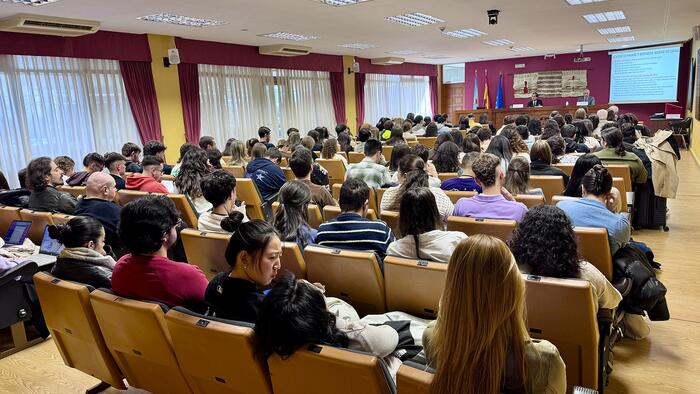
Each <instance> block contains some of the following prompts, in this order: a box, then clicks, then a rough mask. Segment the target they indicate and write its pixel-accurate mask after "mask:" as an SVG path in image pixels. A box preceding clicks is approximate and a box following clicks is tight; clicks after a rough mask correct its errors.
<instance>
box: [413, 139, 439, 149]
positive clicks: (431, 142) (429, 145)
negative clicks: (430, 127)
mask: <svg viewBox="0 0 700 394" xmlns="http://www.w3.org/2000/svg"><path fill="white" fill-rule="evenodd" d="M416 140H418V143H419V144H421V145H423V146H425V147H426V148H428V149H433V147H434V146H435V141H437V137H416Z"/></svg>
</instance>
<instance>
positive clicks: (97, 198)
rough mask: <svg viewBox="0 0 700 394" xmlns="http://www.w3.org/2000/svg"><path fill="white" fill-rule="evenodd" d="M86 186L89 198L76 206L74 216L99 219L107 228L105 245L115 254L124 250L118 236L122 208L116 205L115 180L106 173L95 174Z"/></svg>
mask: <svg viewBox="0 0 700 394" xmlns="http://www.w3.org/2000/svg"><path fill="white" fill-rule="evenodd" d="M85 186H86V187H87V196H86V197H85V198H83V199H81V200H80V201H79V202H78V205H76V206H75V213H74V215H79V216H90V217H93V218H95V219H97V220H98V221H99V222H100V223H102V226H103V227H104V228H105V243H106V244H107V245H110V246H111V247H112V249H113V250H114V252H115V253H117V252H118V251H119V250H123V247H122V246H121V241H119V236H118V235H117V229H118V228H119V215H120V214H121V208H120V207H119V205H117V204H116V203H114V196H115V195H116V194H117V186H116V182H115V181H114V178H112V176H111V175H109V174H106V173H104V172H95V173H93V174H91V175H90V177H89V178H88V179H87V182H86V185H85ZM117 257H119V256H117Z"/></svg>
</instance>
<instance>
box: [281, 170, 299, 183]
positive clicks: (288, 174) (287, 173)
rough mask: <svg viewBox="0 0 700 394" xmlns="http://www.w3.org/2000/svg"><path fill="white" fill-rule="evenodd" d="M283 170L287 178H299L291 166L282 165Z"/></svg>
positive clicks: (290, 179) (291, 179) (289, 179)
mask: <svg viewBox="0 0 700 394" xmlns="http://www.w3.org/2000/svg"><path fill="white" fill-rule="evenodd" d="M282 171H284V177H285V178H287V180H288V181H293V180H295V179H297V177H296V175H294V171H292V169H291V168H289V167H282Z"/></svg>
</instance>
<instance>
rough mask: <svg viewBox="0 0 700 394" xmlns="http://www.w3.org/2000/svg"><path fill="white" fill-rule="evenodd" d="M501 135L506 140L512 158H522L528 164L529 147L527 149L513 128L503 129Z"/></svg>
mask: <svg viewBox="0 0 700 394" xmlns="http://www.w3.org/2000/svg"><path fill="white" fill-rule="evenodd" d="M516 119H517V118H516ZM501 135H502V136H504V137H506V138H508V143H509V144H510V151H511V152H512V153H513V157H522V158H524V159H525V160H527V161H528V162H529V161H530V147H528V146H527V144H526V143H525V141H523V139H522V138H521V137H520V134H518V130H517V128H516V127H515V126H509V127H506V128H504V129H503V132H502V133H501Z"/></svg>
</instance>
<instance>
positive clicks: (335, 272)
mask: <svg viewBox="0 0 700 394" xmlns="http://www.w3.org/2000/svg"><path fill="white" fill-rule="evenodd" d="M304 261H306V277H307V279H308V280H309V281H310V282H319V283H323V284H324V286H326V295H328V296H332V297H338V298H341V299H343V300H345V301H347V302H348V303H350V304H351V305H352V306H354V307H355V308H356V309H357V310H358V312H360V314H361V315H366V314H371V313H384V312H385V311H386V299H385V296H384V277H383V276H382V272H381V270H380V268H379V261H378V259H377V256H376V255H375V254H374V252H360V251H350V250H340V249H331V248H323V247H319V246H307V247H306V248H305V249H304Z"/></svg>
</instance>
